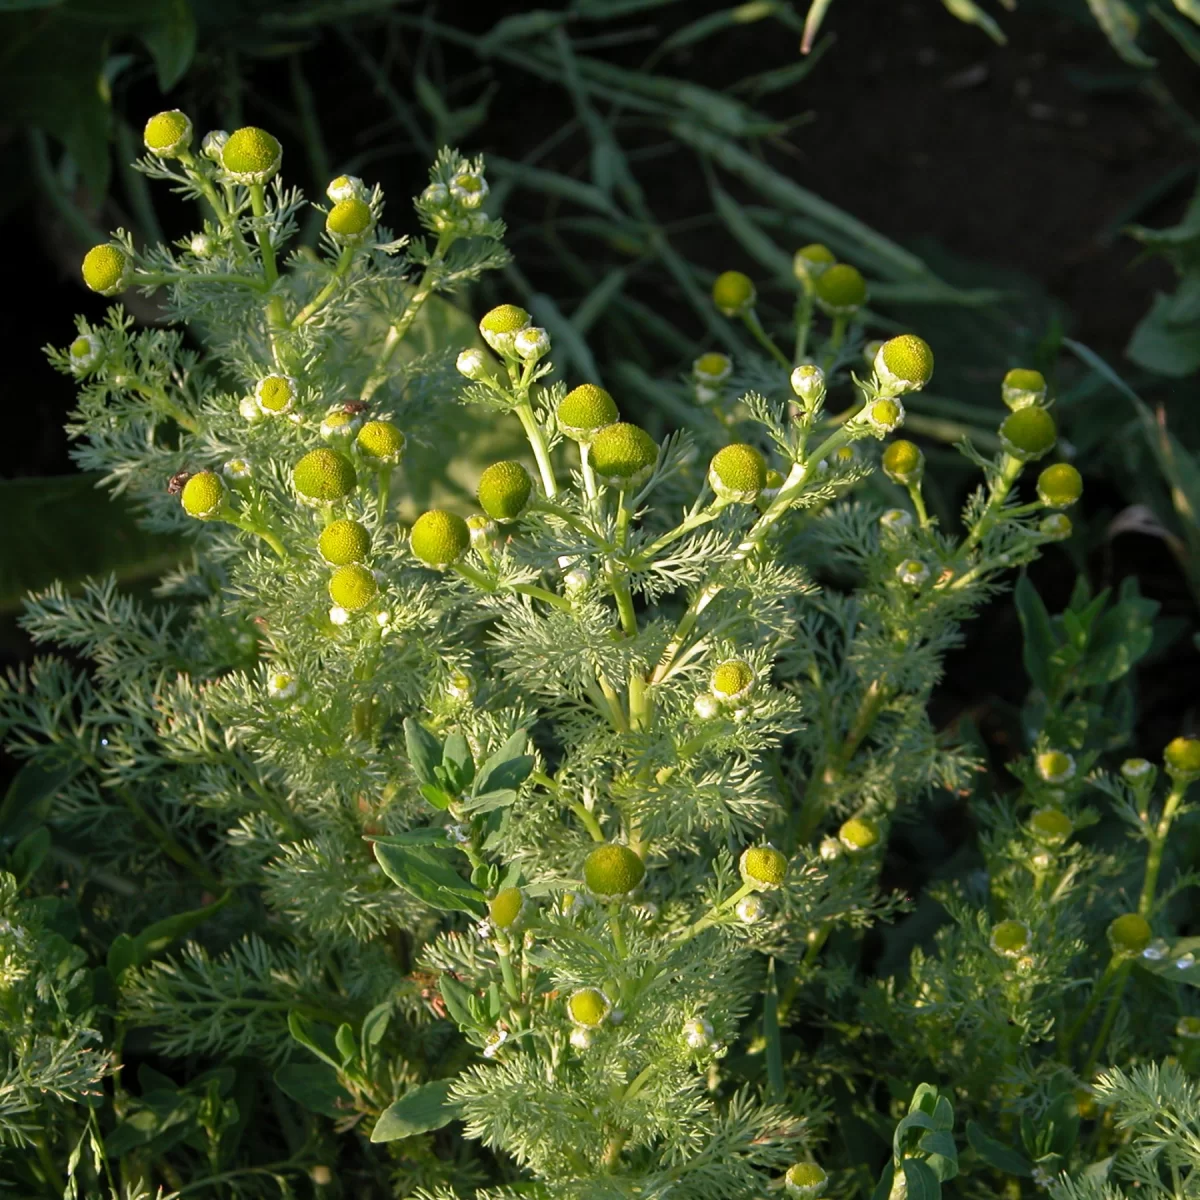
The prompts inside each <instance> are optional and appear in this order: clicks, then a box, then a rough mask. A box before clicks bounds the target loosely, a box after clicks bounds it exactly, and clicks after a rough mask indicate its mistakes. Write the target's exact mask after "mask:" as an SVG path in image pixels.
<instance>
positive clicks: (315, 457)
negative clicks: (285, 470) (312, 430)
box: [292, 448, 358, 504]
mask: <svg viewBox="0 0 1200 1200" xmlns="http://www.w3.org/2000/svg"><path fill="white" fill-rule="evenodd" d="M357 485H358V476H357V475H356V474H355V471H354V464H353V463H352V462H351V461H350V460H349V459H348V458H347V457H346V456H345V455H344V454H339V453H338V452H337V451H336V450H326V449H323V448H322V449H320V450H310V451H309V452H308V453H307V454H306V455H305V456H304V457H303V458H302V459H301V460H300V461H299V462H298V463H297V464H296V465H295V466H294V467H293V468H292V486H293V487H294V488H295V489H296V492H297V493H298V494H299V496H300V497H301V499H303V500H306V501H308V502H310V503H312V504H331V503H332V502H333V501H334V500H342V499H344V498H345V497H346V496H348V495H350V493H351V492H352V491H354V489H355V487H356V486H357Z"/></svg>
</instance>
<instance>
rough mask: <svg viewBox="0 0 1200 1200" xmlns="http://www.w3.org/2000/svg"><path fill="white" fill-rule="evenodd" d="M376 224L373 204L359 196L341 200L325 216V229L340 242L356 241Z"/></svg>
mask: <svg viewBox="0 0 1200 1200" xmlns="http://www.w3.org/2000/svg"><path fill="white" fill-rule="evenodd" d="M374 224H375V214H374V213H373V212H371V206H370V205H369V204H368V203H367V202H366V201H365V200H363V199H362V198H361V197H359V196H350V197H349V198H348V199H346V200H339V201H338V202H337V203H336V204H335V205H334V206H333V207H332V208H331V209H330V210H329V215H328V216H327V217H326V218H325V229H326V231H327V232H328V233H330V234H331V235H332V236H333V237H334V238H336V239H337V240H338V241H339V242H355V241H358V239H359V238H361V237H363V236H364V235H365V234H366V233H368V232H369V231H370V229H371V226H372V225H374Z"/></svg>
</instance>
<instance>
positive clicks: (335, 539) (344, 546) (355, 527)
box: [317, 518, 371, 567]
mask: <svg viewBox="0 0 1200 1200" xmlns="http://www.w3.org/2000/svg"><path fill="white" fill-rule="evenodd" d="M317 551H318V552H319V553H320V555H321V557H322V558H323V559H324V560H325V561H326V562H327V563H328V564H329V565H330V566H331V567H344V566H346V565H347V564H348V563H357V562H362V561H363V559H365V558H366V557H367V555H368V554H369V553H370V552H371V535H370V534H369V533H368V532H367V529H366V526H364V525H361V524H359V522H358V521H351V520H349V519H348V518H343V519H342V520H340V521H333V522H331V523H330V524H328V525H326V526H325V528H324V529H322V530H321V535H320V537H318V538H317Z"/></svg>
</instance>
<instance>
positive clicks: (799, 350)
mask: <svg viewBox="0 0 1200 1200" xmlns="http://www.w3.org/2000/svg"><path fill="white" fill-rule="evenodd" d="M812 318H813V298H812V293H811V292H810V291H809V287H808V285H805V287H804V288H803V290H802V291H801V293H800V295H799V297H798V298H797V300H796V350H795V354H794V356H793V358H792V362H793V363H795V364H796V365H799V364H800V363H802V362H803V361H804V357H805V355H806V354H807V352H808V334H809V331H810V330H811V329H812Z"/></svg>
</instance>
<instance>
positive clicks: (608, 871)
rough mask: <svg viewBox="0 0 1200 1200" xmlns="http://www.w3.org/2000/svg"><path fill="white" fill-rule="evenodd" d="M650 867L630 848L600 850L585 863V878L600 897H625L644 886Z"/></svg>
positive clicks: (613, 845) (615, 844)
mask: <svg viewBox="0 0 1200 1200" xmlns="http://www.w3.org/2000/svg"><path fill="white" fill-rule="evenodd" d="M645 874H646V864H645V863H643V862H642V860H641V859H640V858H639V857H638V856H637V855H636V854H635V853H634V852H633V851H632V850H630V848H629V847H628V846H621V845H618V844H617V843H610V844H609V845H606V846H597V847H596V848H595V850H593V851H592V852H591V853H590V854H589V855H588V856H587V858H585V859H584V861H583V878H584V882H585V883H586V884H587V885H588V887H589V888H591V890H592V891H593V892H595V893H596V895H598V896H624V895H625V894H626V893H627V892H632V891H633V889H634V888H635V887H637V885H638V884H639V883H641V882H642V879H643V877H644V876H645Z"/></svg>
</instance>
